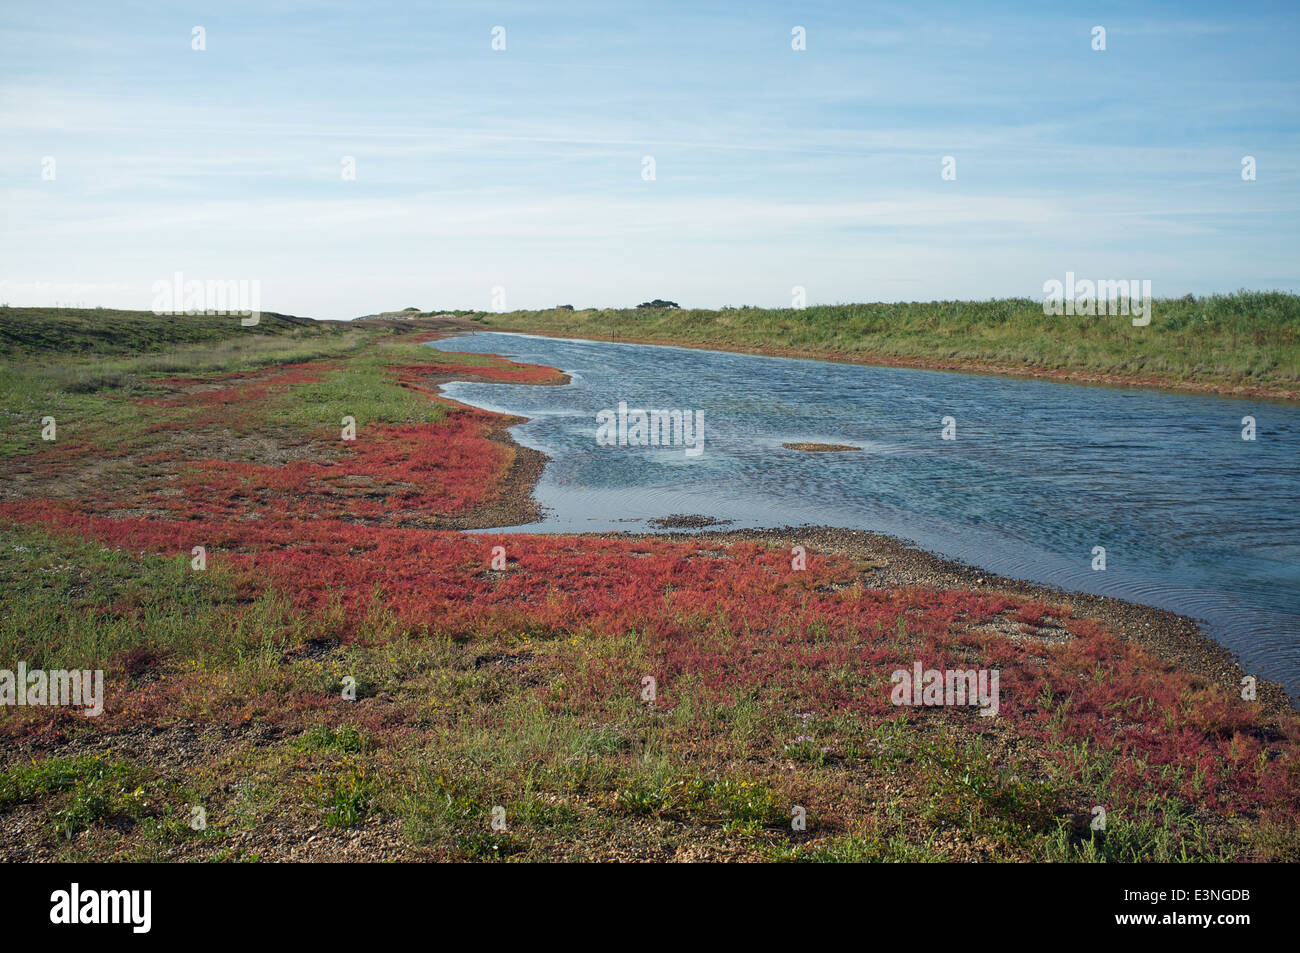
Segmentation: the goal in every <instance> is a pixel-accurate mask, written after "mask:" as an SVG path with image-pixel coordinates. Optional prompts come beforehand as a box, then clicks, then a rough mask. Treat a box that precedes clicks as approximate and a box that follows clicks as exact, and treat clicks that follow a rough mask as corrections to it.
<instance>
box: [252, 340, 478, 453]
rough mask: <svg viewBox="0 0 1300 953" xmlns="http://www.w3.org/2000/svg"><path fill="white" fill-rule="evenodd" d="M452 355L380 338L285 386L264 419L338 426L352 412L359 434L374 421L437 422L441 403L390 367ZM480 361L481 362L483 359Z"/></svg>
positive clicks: (298, 424) (303, 425) (442, 413)
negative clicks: (312, 377) (313, 378)
mask: <svg viewBox="0 0 1300 953" xmlns="http://www.w3.org/2000/svg"><path fill="white" fill-rule="evenodd" d="M452 357H453V356H452V355H443V354H442V353H441V352H438V351H435V350H434V349H433V348H430V347H424V346H423V345H419V344H412V343H410V342H407V341H401V340H397V341H387V340H385V341H380V342H378V343H377V344H376V345H375V346H372V347H369V348H367V349H365V350H363V351H360V352H358V353H357V354H355V355H353V356H352V357H350V359H349V360H348V361H346V362H345V363H344V364H343V365H342V366H340V367H338V368H337V369H332V370H330V371H328V372H327V373H326V375H325V377H324V379H323V380H320V381H317V382H314V383H309V384H300V385H297V386H295V387H293V388H290V389H289V390H288V391H287V392H286V393H285V395H284V397H283V398H282V399H281V400H280V401H279V402H278V404H277V405H276V406H275V407H274V408H273V409H272V410H271V413H270V414H269V415H268V417H267V423H268V424H269V425H271V426H288V427H294V428H296V429H301V430H311V429H312V428H314V427H318V426H321V422H322V421H326V422H328V424H327V425H328V426H329V427H334V428H337V427H338V426H341V423H340V422H341V421H342V419H343V418H344V417H352V418H354V419H355V420H356V424H357V435H358V436H361V435H362V432H363V428H365V427H366V426H367V425H369V424H374V423H381V424H415V423H421V424H424V423H436V422H437V421H439V420H441V419H442V418H443V417H445V416H446V413H447V412H446V408H445V407H444V406H443V405H440V404H438V403H435V402H434V401H431V400H429V398H428V397H427V396H426V395H424V394H420V393H417V392H415V391H413V390H410V389H409V388H406V387H402V386H400V385H399V384H398V383H397V381H396V380H395V378H394V376H393V373H392V372H391V370H390V367H391V366H393V365H395V364H402V363H407V364H410V363H415V362H420V363H426V364H434V363H438V362H440V361H448V360H451V359H452ZM483 361H484V363H486V359H483ZM461 363H466V362H461Z"/></svg>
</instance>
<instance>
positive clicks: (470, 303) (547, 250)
mask: <svg viewBox="0 0 1300 953" xmlns="http://www.w3.org/2000/svg"><path fill="white" fill-rule="evenodd" d="M1098 26H1101V27H1104V29H1105V49H1104V50H1097V49H1094V48H1093V47H1094V45H1095V39H1094V27H1098ZM1298 26H1300V4H1296V3H1249V2H1247V3H1234V4H1223V3H1217V2H1216V3H1202V2H1196V0H1192V2H1181V3H1132V2H1125V3H1079V2H1073V3H1061V4H1053V3H1042V2H1039V3H1005V4H988V5H984V6H983V8H982V9H976V5H974V4H970V3H924V2H918V3H907V4H899V3H888V4H869V3H854V4H845V3H768V2H762V0H759V2H744V3H741V2H736V3H726V4H709V3H700V2H681V3H679V2H672V0H664V2H656V3H644V4H639V3H620V4H617V5H612V4H598V3H585V2H582V0H568V2H564V3H555V4H547V3H526V4H514V3H492V2H482V0H479V2H474V3H437V4H420V3H412V2H406V3H393V4H389V3H383V2H367V3H356V2H352V3H332V2H327V3H321V2H290V3H274V2H253V3H249V2H244V0H223V2H222V3H221V4H216V5H213V4H189V3H135V2H113V3H109V4H104V3H102V2H93V3H60V2H48V0H47V2H30V0H7V2H6V3H5V4H4V5H3V7H0V303H3V304H12V305H54V304H66V305H78V306H81V305H85V306H95V305H103V306H106V307H125V308H141V309H148V308H150V307H151V303H152V302H153V291H152V289H153V285H154V283H155V282H157V281H160V280H166V281H171V280H172V279H173V276H174V275H175V273H177V272H180V273H181V274H182V275H183V276H184V278H185V279H186V280H221V281H227V280H247V281H250V282H251V281H256V282H259V283H260V285H259V287H260V289H261V306H262V309H263V310H266V311H279V312H284V313H290V314H300V315H306V316H310V317H317V318H334V319H338V318H351V317H355V316H357V315H362V314H370V313H375V312H380V311H386V310H396V309H400V308H404V307H418V308H421V309H452V308H460V309H482V310H501V309H503V308H509V309H514V308H546V307H552V306H555V305H557V304H572V305H574V306H576V307H579V308H582V307H630V306H634V305H636V304H637V303H639V302H641V301H644V300H648V299H651V298H667V299H670V300H673V301H676V302H679V303H681V304H682V305H683V306H686V307H721V306H728V305H730V306H740V305H744V304H749V305H760V306H779V307H785V306H789V305H790V304H791V303H792V300H793V297H794V293H795V292H794V291H793V289H795V288H796V287H798V288H802V289H804V295H805V300H806V301H807V303H809V304H832V303H839V302H850V301H900V300H903V301H930V300H949V299H985V298H992V297H1006V296H1025V297H1033V298H1041V297H1042V296H1043V285H1044V283H1045V282H1047V281H1049V280H1053V279H1055V280H1059V281H1064V279H1065V275H1066V273H1067V272H1074V273H1075V274H1076V275H1077V276H1078V277H1080V278H1089V279H1095V280H1096V279H1106V280H1113V279H1145V280H1150V281H1151V282H1152V289H1153V293H1154V294H1155V296H1156V297H1170V296H1180V295H1183V294H1186V293H1194V294H1208V293H1214V292H1228V291H1232V290H1236V289H1238V288H1251V289H1263V290H1268V289H1282V290H1289V291H1300V225H1298V224H1297V223H1298V222H1300V217H1298V216H1297V213H1300V57H1298V56H1297V55H1296V53H1295V50H1296V48H1297V40H1298V39H1300V31H1298V30H1297V27H1298ZM196 27H201V28H202V34H201V36H202V40H203V42H202V45H203V46H204V47H205V48H203V49H194V46H195V45H196V39H195V28H196ZM497 27H502V28H504V34H503V35H504V47H505V48H504V49H494V48H493V40H494V29H495V28H497ZM796 27H802V28H803V35H804V37H805V46H806V48H805V49H801V50H797V49H794V48H793V47H794V45H796V44H795V40H796V37H795V30H796ZM495 36H496V37H497V38H498V41H499V38H500V37H501V36H502V33H501V31H496V33H495ZM498 45H500V43H499V42H498ZM1246 156H1252V157H1254V168H1255V178H1254V179H1253V180H1248V179H1245V178H1243V175H1242V171H1243V165H1242V163H1243V158H1244V157H1246ZM347 157H350V158H351V160H352V162H353V164H354V165H353V168H354V169H355V177H354V178H348V177H346V176H345V171H346V166H345V163H346V160H347ZM945 157H951V160H952V161H951V162H948V163H947V168H948V170H949V172H950V173H954V172H955V175H953V174H950V175H949V177H947V178H945V177H944V169H945ZM648 158H649V159H650V160H652V161H653V177H650V176H649V170H650V167H649V164H648V162H647V159H648ZM51 160H52V161H51Z"/></svg>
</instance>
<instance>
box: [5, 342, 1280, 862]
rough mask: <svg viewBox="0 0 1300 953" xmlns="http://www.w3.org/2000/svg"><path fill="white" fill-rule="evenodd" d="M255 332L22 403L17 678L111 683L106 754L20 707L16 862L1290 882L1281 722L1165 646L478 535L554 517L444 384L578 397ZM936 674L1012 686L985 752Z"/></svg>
mask: <svg viewBox="0 0 1300 953" xmlns="http://www.w3.org/2000/svg"><path fill="white" fill-rule="evenodd" d="M131 328H134V329H135V330H134V331H133V330H131ZM247 330H248V329H239V328H238V325H237V323H235V324H234V325H231V324H226V325H224V326H220V327H218V328H217V329H216V333H214V334H213V335H212V337H211V338H208V339H205V340H192V339H189V338H183V339H179V340H176V341H173V342H171V343H169V344H160V343H159V342H160V341H161V340H162V339H163V338H166V337H167V336H168V335H180V334H181V332H179V331H176V330H174V329H172V330H169V329H166V328H159V327H156V326H155V325H154V324H153V322H152V320H151V318H150V316H138V317H137V318H136V319H134V323H131V324H130V327H129V328H128V329H127V330H126V331H123V332H122V334H120V335H119V336H118V337H116V338H114V342H113V348H114V349H116V350H115V351H114V353H107V354H102V355H101V354H99V353H98V352H96V351H91V352H86V353H78V352H76V351H69V352H68V353H60V352H59V350H58V349H57V348H55V347H52V346H51V345H49V344H48V343H42V342H48V341H49V340H50V339H49V338H48V336H46V335H44V334H43V333H42V334H37V333H36V332H23V333H24V334H25V335H26V338H25V341H26V343H24V344H23V345H22V347H23V354H22V355H21V357H19V358H14V357H11V358H9V359H7V360H5V361H4V362H3V365H2V366H0V371H2V372H3V380H4V382H5V384H4V387H3V388H0V413H3V419H4V420H5V421H6V422H7V423H6V429H5V443H4V446H5V450H6V453H7V456H6V457H5V458H4V459H3V460H0V466H3V467H4V472H5V477H6V479H5V480H4V481H3V484H2V485H0V669H5V668H7V669H11V670H12V669H14V668H15V667H16V665H17V664H18V663H19V662H24V663H26V665H27V666H28V667H29V668H45V669H58V668H76V669H100V670H102V671H103V672H104V675H105V690H104V711H103V713H102V715H99V716H98V717H94V718H86V717H84V716H83V715H82V714H80V713H79V712H76V711H74V710H72V709H70V708H58V707H50V706H23V707H17V706H8V705H6V706H3V707H0V857H3V858H5V859H15V860H16V859H40V860H70V859H94V860H105V859H174V860H292V859H332V860H346V859H365V860H384V859H435V860H495V859H524V860H555V859H569V860H579V859H587V860H609V859H642V860H670V859H679V860H684V859H699V860H708V859H737V860H813V861H861V860H949V861H968V860H1051V861H1076V860H1077V861H1092V860H1100V861H1111V860H1114V861H1133V860H1206V859H1232V860H1279V859H1289V860H1295V859H1300V811H1298V809H1297V804H1298V803H1300V723H1298V722H1297V719H1296V717H1295V713H1294V711H1292V710H1290V709H1288V708H1286V706H1285V705H1283V704H1282V703H1280V702H1279V700H1278V699H1277V697H1276V696H1275V695H1268V694H1262V695H1261V700H1260V701H1259V702H1247V701H1244V700H1242V699H1241V698H1240V697H1238V694H1237V692H1236V681H1235V679H1236V677H1237V673H1235V672H1234V671H1233V670H1232V668H1231V666H1230V665H1228V664H1226V663H1224V662H1223V661H1222V660H1221V659H1218V658H1217V657H1214V658H1212V659H1211V660H1210V663H1207V664H1206V665H1204V666H1200V667H1199V668H1197V667H1196V666H1191V665H1189V664H1186V653H1185V652H1183V650H1182V649H1181V648H1180V649H1179V657H1180V658H1182V659H1183V663H1180V664H1179V665H1178V666H1175V665H1173V664H1171V663H1170V662H1169V661H1167V660H1166V659H1165V658H1164V657H1163V656H1162V655H1161V654H1160V652H1159V651H1158V645H1156V644H1155V643H1153V642H1149V641H1143V638H1144V637H1143V635H1142V634H1143V633H1150V632H1152V631H1154V630H1155V629H1156V628H1158V627H1160V625H1162V624H1164V622H1165V621H1168V620H1167V618H1166V616H1164V615H1161V614H1159V613H1155V612H1154V610H1151V611H1149V612H1145V614H1141V613H1139V614H1131V615H1125V614H1124V613H1123V612H1120V611H1119V610H1116V611H1115V612H1114V613H1111V614H1109V615H1108V614H1107V613H1106V612H1102V611H1101V610H1100V609H1098V608H1097V607H1098V605H1099V601H1098V600H1090V599H1084V598H1082V597H1080V598H1078V599H1076V598H1074V597H1071V596H1068V595H1064V594H1060V593H1055V594H1047V593H1042V592H1038V591H1030V590H1028V589H1026V588H1024V587H1014V586H1010V585H1001V584H995V583H994V581H992V580H989V579H986V578H982V577H981V578H980V579H979V580H978V581H979V583H980V584H979V585H975V582H976V580H975V578H974V577H972V576H963V575H961V574H956V573H945V572H944V571H942V570H941V569H937V568H935V567H933V566H930V564H929V563H926V562H925V560H923V559H921V557H920V556H918V555H916V554H912V555H908V554H907V553H906V552H904V551H902V549H901V548H899V547H891V546H889V545H885V544H881V545H880V546H878V547H877V548H875V549H872V550H871V551H870V552H863V551H859V550H851V549H844V548H837V544H836V543H835V542H834V539H833V538H830V539H829V541H828V540H827V539H825V538H814V537H803V536H796V537H792V538H790V539H780V540H777V539H757V538H747V537H745V536H743V535H738V534H737V535H725V534H723V535H719V536H716V537H711V538H654V539H644V538H636V537H620V538H597V537H581V536H528V535H510V534H501V535H490V534H489V535H483V534H470V533H465V532H460V531H459V529H460V528H465V527H471V526H474V525H483V524H481V523H478V524H476V523H475V520H476V519H477V517H478V515H479V514H482V513H483V512H484V511H485V509H488V508H491V507H494V506H500V505H501V501H502V498H503V497H504V496H508V495H509V494H510V493H512V492H513V493H520V492H522V493H523V494H524V495H527V492H528V489H529V488H528V486H527V485H522V486H520V485H515V484H512V483H511V482H510V480H509V476H510V474H511V473H512V472H513V471H514V463H515V456H514V454H515V451H514V449H512V447H511V446H510V444H509V443H508V442H507V441H504V440H502V438H501V431H502V428H503V426H504V424H503V421H502V420H501V418H498V417H496V416H495V415H492V414H489V413H486V412H483V411H479V410H475V409H473V408H467V407H461V406H459V405H455V404H453V403H451V402H447V401H443V400H440V399H439V398H438V397H437V394H436V387H435V383H436V381H438V380H443V379H447V378H449V377H454V378H457V379H481V380H493V381H512V382H516V383H521V384H522V383H533V384H545V383H552V382H554V381H555V380H556V378H555V376H554V374H552V373H551V372H550V371H549V370H548V369H545V368H537V367H530V366H521V365H515V364H511V363H509V362H504V361H500V360H498V359H493V358H486V357H473V356H467V355H457V354H449V353H440V352H435V351H433V350H432V349H429V348H424V347H421V346H420V344H419V343H418V342H419V335H412V334H410V333H409V332H406V333H404V330H403V329H397V328H370V329H366V328H353V329H346V328H339V329H333V328H330V329H316V328H313V327H310V326H309V327H305V328H299V327H296V326H289V325H286V326H285V327H284V328H283V329H282V331H281V332H271V333H266V332H263V333H254V334H248V333H246V332H247ZM137 332H138V334H137ZM186 333H188V332H186ZM132 334H137V336H136V338H135V339H134V340H135V343H134V344H132V343H131V342H132V340H133V339H132V337H131V335H132ZM106 369H107V370H106ZM45 415H50V416H56V417H57V419H58V436H57V438H56V439H55V440H52V441H46V440H42V439H41V438H40V430H41V418H42V417H43V416H45ZM344 416H347V417H352V418H354V420H355V422H356V434H355V439H354V440H349V439H346V438H345V437H344V436H343V433H342V432H341V427H340V423H341V419H342V418H343V417H344ZM487 525H499V524H487ZM796 544H798V545H805V546H806V548H807V553H806V560H793V559H792V551H793V550H792V548H793V545H796ZM196 547H202V552H203V557H204V558H203V561H202V564H201V565H196V563H195V561H194V560H195V556H194V552H195V548H196ZM918 561H919V562H918ZM914 563H916V564H917V565H920V564H924V565H925V566H929V568H923V570H917V569H915V568H914ZM1162 620H1163V621H1162ZM1170 625H1173V623H1170ZM1174 628H1177V626H1174ZM1175 634H1177V633H1175ZM1179 644H1180V645H1183V643H1179ZM918 661H920V662H923V663H924V664H925V666H927V667H935V668H944V669H952V668H958V667H960V668H964V669H984V670H991V669H992V670H997V671H999V672H1000V673H1001V702H1000V709H999V712H998V715H997V717H992V718H987V717H981V716H980V715H978V714H977V713H976V712H975V710H974V709H972V708H970V707H953V706H948V707H909V706H897V705H895V704H893V702H892V700H891V673H892V672H894V671H895V670H897V669H899V668H903V669H910V668H911V667H912V665H913V664H914V663H915V662H918ZM647 677H650V678H652V679H653V680H654V682H653V684H654V691H653V692H652V693H650V694H649V695H647V693H646V685H647V683H646V681H645V679H646V678H647ZM1098 807H1102V808H1104V810H1105V812H1106V824H1105V826H1104V828H1099V827H1096V826H1094V824H1093V822H1094V821H1095V819H1096V817H1097V814H1096V808H1098ZM196 809H197V810H199V811H200V813H201V815H202V818H203V821H202V824H196V820H195V819H196V817H198V816H199V815H198V814H196V813H195V812H196ZM800 812H801V816H802V817H804V818H805V819H806V824H805V826H804V827H803V828H802V829H800V828H798V827H795V826H793V825H792V818H794V817H795V816H796V814H800ZM498 818H499V819H500V820H501V823H500V824H498V825H496V826H494V825H493V821H494V819H498Z"/></svg>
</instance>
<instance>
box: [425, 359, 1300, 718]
mask: <svg viewBox="0 0 1300 953" xmlns="http://www.w3.org/2000/svg"><path fill="white" fill-rule="evenodd" d="M433 346H434V347H437V348H439V349H441V350H447V351H467V352H473V353H484V354H501V355H503V356H506V357H509V358H512V359H514V360H519V361H527V362H532V363H537V364H546V365H549V366H552V367H558V368H561V369H562V370H564V371H566V372H568V373H569V374H570V375H571V376H572V378H573V383H572V384H571V385H570V386H567V387H529V386H521V385H511V384H477V383H454V384H450V385H447V387H446V388H445V391H446V393H447V394H448V395H449V396H451V397H453V398H455V399H457V400H460V401H463V402H465V403H469V404H474V405H475V406H479V407H486V408H488V409H492V410H498V411H503V412H508V413H512V414H518V415H520V416H524V417H528V418H530V420H529V422H528V423H526V424H523V425H521V426H519V427H516V428H514V430H513V431H512V432H513V433H514V435H515V438H516V439H517V440H519V442H520V443H522V444H525V445H527V446H530V447H535V448H537V449H539V450H542V451H543V452H545V453H546V454H548V455H549V456H550V457H551V458H552V462H551V463H550V464H549V465H548V466H547V467H546V470H545V473H544V474H543V476H542V479H541V482H540V483H539V485H538V488H537V498H538V500H539V502H540V503H541V504H542V505H543V507H545V508H546V510H547V517H546V519H545V520H544V521H543V522H541V523H535V524H532V525H530V526H527V527H518V528H517V529H518V530H519V531H524V532H538V531H541V532H590V531H595V530H610V529H614V530H618V529H622V530H635V531H638V532H640V531H646V530H647V529H648V527H647V526H646V525H645V521H646V520H648V519H651V518H654V517H661V516H667V515H670V514H675V513H698V514H706V515H709V516H713V517H716V518H719V519H729V520H733V521H734V522H733V524H732V525H733V527H741V526H787V525H797V524H801V523H808V524H824V525H830V526H842V527H849V528H854V529H869V530H875V531H877V532H884V533H890V534H893V535H897V536H902V537H905V538H908V539H912V540H915V541H916V542H917V543H919V544H920V545H922V546H924V547H925V548H927V549H930V550H932V551H935V552H939V553H942V554H944V555H946V556H950V557H953V558H958V559H962V560H965V561H967V562H970V563H973V564H975V565H978V566H981V567H984V568H986V569H989V570H991V571H994V572H1000V573H1005V574H1008V575H1013V576H1018V577H1021V578H1025V579H1032V580H1035V581H1039V582H1046V583H1052V584H1056V585H1060V586H1064V587H1067V588H1071V589H1081V590H1086V591H1090V592H1097V593H1101V594H1105V595H1116V596H1120V597H1122V598H1128V599H1132V600H1135V601H1139V602H1146V603H1149V604H1152V605H1158V606H1162V607H1164V608H1169V609H1173V610H1175V611H1178V612H1182V613H1185V614H1187V615H1192V616H1196V617H1199V618H1203V619H1205V620H1206V621H1207V622H1208V623H1209V626H1210V631H1211V633H1212V634H1213V635H1214V636H1215V637H1216V638H1218V639H1219V641H1221V642H1222V643H1223V644H1225V645H1226V646H1228V647H1229V648H1230V649H1232V650H1233V651H1235V652H1237V653H1238V654H1239V655H1240V657H1241V659H1242V663H1243V665H1244V666H1245V667H1246V668H1247V669H1248V670H1250V671H1254V672H1257V673H1259V674H1262V675H1265V676H1266V677H1269V678H1273V679H1275V680H1278V681H1281V682H1283V684H1285V685H1286V686H1287V689H1288V690H1289V691H1290V692H1291V693H1292V694H1293V695H1294V694H1297V693H1300V558H1298V557H1300V511H1298V510H1297V506H1296V502H1297V500H1296V497H1297V487H1300V453H1297V439H1298V438H1300V408H1296V407H1294V406H1290V405H1286V404H1280V403H1268V402H1252V401H1243V400H1228V399H1222V398H1215V397H1202V396H1188V395H1179V394H1170V393H1157V392H1142V391H1135V390H1125V389H1118V388H1101V387H1078V386H1070V385H1065V384H1055V383H1050V382H1045V381H1028V380H1015V379H1009V378H1000V377H980V376H974V375H963V374H949V373H941V372H934V371H918V370H907V369H899V368H880V367H863V366H856V365H848V364H830V363H824V362H819V361H799V360H789V359H785V358H768V357H755V356H751V355H743V354H729V353H720V352H715V351H698V350H689V349H684V348H669V347H655V346H650V345H636V344H616V343H604V342H592V341H569V340H557V339H551V338H540V337H530V336H526V335H516V334H497V333H485V334H474V335H463V336H458V337H455V338H448V339H444V340H441V341H437V342H434V344H433ZM620 401H626V402H627V403H628V405H629V406H630V407H632V408H638V407H640V408H672V409H683V410H685V409H688V408H689V409H692V410H700V411H703V413H704V419H705V424H706V427H705V440H704V452H703V453H702V454H701V455H699V456H696V457H690V456H687V455H686V454H685V453H684V452H683V450H682V449H681V448H666V447H645V448H637V447H610V446H598V445H597V443H596V439H595V437H596V429H597V423H596V415H597V413H598V412H599V411H601V410H612V409H616V408H617V407H618V403H619V402H620ZM1246 415H1251V416H1253V417H1255V419H1256V421H1257V426H1258V437H1257V439H1256V440H1255V441H1253V442H1249V441H1245V440H1242V439H1241V427H1242V424H1241V421H1242V418H1243V417H1244V416H1246ZM947 416H951V417H953V418H954V419H955V421H956V431H957V439H956V440H952V441H946V440H942V439H941V438H940V432H941V429H942V424H941V419H942V418H944V417H947ZM803 441H807V442H817V443H839V444H852V445H854V446H859V447H861V448H862V450H861V451H858V452H852V453H817V454H810V453H802V452H799V451H795V450H786V449H784V448H783V447H782V446H781V445H782V444H783V443H794V442H803ZM1096 546H1104V547H1105V550H1106V570H1105V571H1104V572H1097V571H1093V569H1092V568H1091V563H1092V551H1093V548H1094V547H1096Z"/></svg>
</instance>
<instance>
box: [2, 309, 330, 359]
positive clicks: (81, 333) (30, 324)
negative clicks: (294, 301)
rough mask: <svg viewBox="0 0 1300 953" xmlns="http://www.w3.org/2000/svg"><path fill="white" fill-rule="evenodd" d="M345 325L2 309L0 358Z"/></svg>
mask: <svg viewBox="0 0 1300 953" xmlns="http://www.w3.org/2000/svg"><path fill="white" fill-rule="evenodd" d="M346 330H347V325H346V324H343V323H335V322H324V321H313V320H312V319H311V318H297V317H292V316H290V315H283V314H270V313H264V314H262V316H261V319H260V320H259V322H258V323H257V324H255V325H253V326H252V327H244V326H243V325H241V324H240V322H239V319H238V318H237V317H233V316H221V315H202V314H197V315H169V314H154V313H153V312H152V311H118V310H114V309H111V308H11V307H7V306H0V357H16V356H20V355H28V354H34V353H39V352H49V353H54V354H73V353H93V354H94V355H95V356H97V357H103V356H107V355H123V354H140V353H148V352H157V351H163V350H169V349H174V348H176V347H178V346H186V345H199V344H208V345H211V344H213V343H216V342H219V341H225V340H229V339H231V338H244V339H256V338H282V337H299V338H301V337H304V336H321V337H328V336H332V335H336V334H339V333H342V332H344V331H346Z"/></svg>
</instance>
